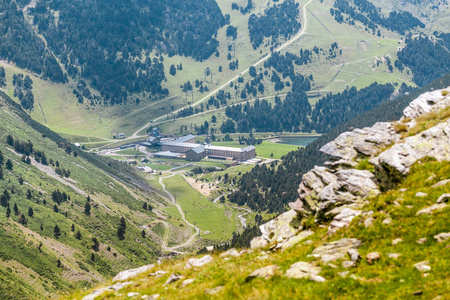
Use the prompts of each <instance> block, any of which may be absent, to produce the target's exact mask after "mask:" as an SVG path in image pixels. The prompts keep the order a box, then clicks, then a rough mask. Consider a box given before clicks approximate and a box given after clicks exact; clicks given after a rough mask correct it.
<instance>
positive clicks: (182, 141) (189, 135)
mask: <svg viewBox="0 0 450 300" xmlns="http://www.w3.org/2000/svg"><path fill="white" fill-rule="evenodd" d="M192 139H195V135H192V134H188V135H185V136H182V137H180V138H178V139H176V140H175V141H174V142H177V143H184V142H186V141H189V140H192Z"/></svg>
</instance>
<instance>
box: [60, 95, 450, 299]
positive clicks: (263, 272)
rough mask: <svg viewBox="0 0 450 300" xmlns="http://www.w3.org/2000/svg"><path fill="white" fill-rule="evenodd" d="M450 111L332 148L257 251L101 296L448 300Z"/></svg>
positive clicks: (406, 119) (187, 264) (163, 273)
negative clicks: (330, 157) (415, 298)
mask: <svg viewBox="0 0 450 300" xmlns="http://www.w3.org/2000/svg"><path fill="white" fill-rule="evenodd" d="M449 108H450V93H449V91H448V90H438V91H435V92H433V93H429V94H424V95H422V96H421V97H419V98H418V99H417V100H415V101H414V102H413V103H412V104H411V105H410V106H409V107H408V108H407V109H405V111H404V116H403V117H402V119H401V120H400V121H397V122H391V123H377V124H376V125H374V126H373V127H371V128H364V129H363V130H361V129H355V130H354V131H352V132H346V133H343V134H341V135H340V136H339V137H338V138H337V139H336V140H335V141H332V142H330V143H329V144H327V146H325V147H323V148H322V149H323V151H325V152H327V153H332V154H333V156H335V157H339V158H340V160H338V161H334V162H331V163H329V164H328V166H329V167H328V168H324V167H316V168H314V169H313V170H312V171H310V172H308V173H307V174H306V175H305V176H304V177H303V181H302V183H301V185H300V188H299V196H300V199H299V200H298V201H297V202H296V203H293V204H292V205H291V207H292V208H293V210H291V211H289V212H286V213H284V214H282V215H280V216H278V217H277V218H275V219H274V220H272V221H270V222H269V223H266V224H264V225H262V226H260V228H261V231H262V233H263V235H262V236H261V237H259V238H257V239H255V240H253V241H252V249H244V251H240V252H238V251H236V250H230V251H228V252H226V253H222V254H220V255H219V253H216V254H212V255H211V256H208V255H206V256H203V257H202V258H201V259H200V260H198V259H196V258H194V257H185V258H180V259H172V260H168V261H165V262H163V263H162V264H160V265H158V266H154V265H151V266H148V267H147V271H144V273H143V274H142V275H139V272H138V271H136V273H137V274H138V277H135V278H132V276H128V278H126V277H125V276H124V275H127V274H128V275H135V276H136V274H132V272H129V273H126V274H121V278H116V280H118V281H121V280H126V282H124V283H123V284H121V285H119V284H117V285H114V286H110V288H109V289H108V288H106V289H103V290H101V289H100V290H98V291H97V292H96V293H94V294H92V295H93V298H95V296H94V295H100V294H102V293H104V292H106V293H107V294H103V295H104V296H107V297H108V298H119V299H120V298H124V297H125V295H128V296H129V297H133V296H141V295H142V296H143V295H154V296H150V299H154V298H159V299H173V298H177V299H209V298H213V297H218V298H221V299H286V298H301V299H329V298H336V297H339V298H341V299H350V298H353V299H354V298H356V299H363V298H364V299H366V298H368V297H369V298H371V299H399V298H401V299H404V298H410V297H413V296H421V295H422V297H424V298H426V299H447V298H448V297H449V296H450V286H449V285H448V280H449V278H450V272H449V270H450V265H449V261H450V260H449V258H450V257H449V252H448V248H449V242H450V225H449V223H448V222H447V220H448V218H449V213H450V208H449V205H448V204H447V202H448V200H449V197H450V196H449V191H450V189H449V184H450V178H449V174H450V163H449V161H450V156H449V154H450V151H449V148H448V147H449V145H450V142H449V140H448V138H449V136H448V132H449V130H450V112H449ZM355 150H356V151H355ZM357 151H358V152H357ZM389 166H390V167H389ZM405 167H406V168H405ZM387 171H388V172H387ZM313 173H315V174H316V175H317V178H316V179H314V175H313ZM344 174H347V175H348V176H344ZM380 178H382V179H383V180H381V181H380V180H379V179H380ZM397 180H398V181H397ZM396 182H398V183H397V184H394V183H396ZM385 183H391V185H386V184H385ZM381 190H384V191H383V192H380V191H381ZM331 220H332V221H331ZM280 248H281V250H280ZM88 293H89V292H82V293H78V294H74V295H71V296H69V299H74V298H81V297H82V296H83V295H87V294H88ZM136 293H137V294H136ZM156 295H157V296H156ZM211 295H215V296H211ZM435 297H438V298H435ZM439 297H440V298H439ZM86 299H88V298H86Z"/></svg>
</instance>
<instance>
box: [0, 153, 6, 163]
mask: <svg viewBox="0 0 450 300" xmlns="http://www.w3.org/2000/svg"><path fill="white" fill-rule="evenodd" d="M4 160H5V158H4V156H3V152H2V151H0V166H1V165H3V163H4Z"/></svg>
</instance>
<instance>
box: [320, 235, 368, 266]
mask: <svg viewBox="0 0 450 300" xmlns="http://www.w3.org/2000/svg"><path fill="white" fill-rule="evenodd" d="M360 246H361V241H360V240H357V239H348V238H344V239H340V240H338V241H335V242H331V243H326V244H323V245H322V246H319V247H317V248H316V249H314V251H313V256H315V257H317V258H320V259H321V260H322V261H335V260H338V259H344V258H346V257H347V255H349V252H350V253H351V254H352V253H354V252H353V251H352V250H356V251H357V250H358V248H359V247H360ZM351 254H350V257H351ZM353 255H355V254H353ZM358 256H359V255H358Z"/></svg>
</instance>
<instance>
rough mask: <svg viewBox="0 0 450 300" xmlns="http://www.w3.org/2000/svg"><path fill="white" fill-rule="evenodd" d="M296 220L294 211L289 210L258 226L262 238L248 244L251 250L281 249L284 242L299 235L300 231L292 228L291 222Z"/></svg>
mask: <svg viewBox="0 0 450 300" xmlns="http://www.w3.org/2000/svg"><path fill="white" fill-rule="evenodd" d="M297 218H298V216H297V213H296V212H295V211H294V210H289V211H287V212H285V213H283V214H281V215H279V216H278V217H276V218H275V219H273V220H271V221H269V222H267V223H265V224H263V225H261V226H259V229H260V230H261V233H262V236H261V237H257V238H255V239H253V240H252V241H251V242H250V244H251V248H252V249H257V248H265V247H267V246H271V247H277V246H279V247H281V245H282V244H283V243H284V242H286V241H287V240H289V239H290V238H291V237H293V236H295V235H296V234H297V233H299V231H300V229H299V228H295V227H294V226H292V222H293V221H295V219H297Z"/></svg>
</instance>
